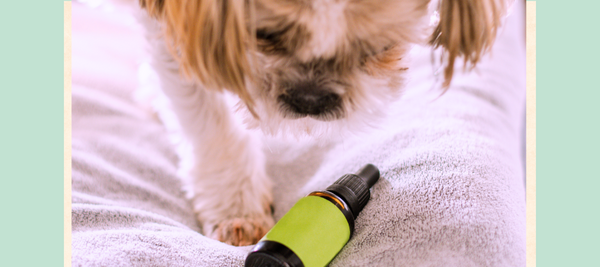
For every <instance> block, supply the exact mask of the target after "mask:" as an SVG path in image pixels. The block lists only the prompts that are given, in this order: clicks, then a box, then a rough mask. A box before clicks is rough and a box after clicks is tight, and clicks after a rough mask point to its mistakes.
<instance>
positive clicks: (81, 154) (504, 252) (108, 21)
mask: <svg viewBox="0 0 600 267" xmlns="http://www.w3.org/2000/svg"><path fill="white" fill-rule="evenodd" d="M518 4H519V6H517V7H516V8H515V9H514V10H513V14H512V15H511V17H510V19H509V21H508V24H507V25H506V28H505V29H504V30H503V31H502V33H501V35H500V36H499V38H498V40H497V43H496V45H495V47H494V49H493V51H492V56H491V57H488V58H486V60H485V61H484V62H483V63H482V64H481V65H480V66H479V67H478V68H477V69H476V70H475V72H472V73H470V74H468V75H463V74H459V75H458V76H457V77H456V78H455V80H454V83H453V85H452V87H451V88H450V89H449V90H448V92H446V93H445V94H444V95H442V96H440V93H441V91H440V90H439V89H435V88H434V87H435V85H434V83H435V82H436V81H437V84H438V85H439V84H440V83H441V79H442V77H441V74H439V75H437V76H436V75H434V71H435V69H436V64H433V65H434V66H432V63H431V62H432V60H431V59H432V54H431V51H430V50H428V49H426V48H416V49H415V51H414V60H415V63H414V67H413V68H412V70H411V72H412V78H411V82H410V84H409V86H408V87H407V90H406V93H405V95H404V96H403V98H402V99H401V100H400V101H398V102H397V103H396V104H395V105H394V106H393V107H392V108H391V110H390V116H389V118H387V119H386V120H385V123H383V124H382V125H381V126H379V127H377V128H375V129H365V132H364V133H361V134H357V135H350V134H349V135H347V136H343V137H340V139H339V140H338V141H337V143H329V144H325V145H322V144H321V145H314V144H311V143H309V142H295V143H287V142H283V141H278V140H274V139H270V138H266V144H267V145H266V147H265V153H266V155H267V172H268V174H269V175H270V177H272V179H273V181H274V207H275V218H276V219H279V218H281V217H282V216H283V215H284V214H285V212H286V211H287V210H289V208H290V207H291V206H292V205H293V204H294V203H295V202H296V201H297V200H298V199H299V198H301V197H303V196H305V195H306V194H308V193H309V192H311V191H315V190H322V189H324V188H325V187H327V186H328V185H329V184H331V183H332V182H334V181H335V180H336V179H337V178H339V177H340V176H342V175H343V174H345V173H349V172H354V171H356V170H358V169H359V168H360V167H361V166H362V165H364V164H365V163H373V164H375V165H376V166H378V167H379V168H380V170H381V179H380V180H379V182H378V183H377V184H375V186H374V187H373V190H372V198H371V200H370V202H369V203H368V204H367V206H366V207H365V208H364V210H363V211H362V212H361V214H360V216H359V217H358V219H357V221H356V228H355V232H354V235H353V237H352V239H351V240H350V241H349V243H348V244H347V245H346V247H345V248H344V249H343V250H342V251H341V252H340V253H339V254H338V256H337V257H336V258H335V259H334V260H333V261H332V263H331V264H330V265H331V266H386V267H387V266H524V265H525V193H524V184H523V175H524V173H523V169H524V168H523V162H522V159H521V154H522V144H521V136H522V135H521V133H522V127H523V114H524V110H523V109H524V101H525V46H524V12H523V6H524V3H523V2H518ZM142 40H143V39H142V35H141V33H140V29H139V26H136V25H135V23H134V20H133V18H131V17H128V16H127V15H126V13H123V12H120V11H118V10H113V11H109V10H108V11H107V10H105V9H102V7H99V8H96V9H92V8H89V7H87V6H83V5H81V4H79V3H77V2H74V3H73V141H72V142H73V150H72V155H73V159H72V160H73V172H72V173H73V186H72V188H73V189H72V200H73V205H72V206H73V214H72V215H73V217H72V218H73V219H72V229H73V235H72V236H73V239H72V244H73V246H72V248H73V258H72V260H73V266H243V261H244V259H245V256H246V253H247V252H248V251H249V250H250V249H251V247H250V246H248V247H233V246H229V245H225V244H223V243H220V242H218V241H215V240H211V239H209V238H206V237H204V236H203V235H201V234H200V233H199V227H198V225H197V224H196V221H195V218H194V214H193V212H192V208H191V205H190V203H189V202H188V200H186V198H185V196H184V192H183V191H182V190H181V187H182V183H181V182H180V181H179V180H178V178H177V177H176V166H177V157H176V154H175V150H174V148H173V147H172V145H171V144H170V142H169V139H168V136H167V133H166V131H165V129H164V127H163V126H162V125H161V124H160V123H158V122H157V121H156V120H155V119H154V118H153V117H152V116H151V115H149V113H148V112H145V111H144V110H143V109H142V108H140V107H139V105H136V104H134V101H133V100H132V91H133V90H134V89H135V88H136V86H137V69H138V66H139V63H140V62H141V61H142V60H143V56H144V55H143V53H142V52H141V51H143V41H142Z"/></svg>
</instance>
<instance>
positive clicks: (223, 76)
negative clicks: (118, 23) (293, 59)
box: [139, 0, 254, 105]
mask: <svg viewBox="0 0 600 267" xmlns="http://www.w3.org/2000/svg"><path fill="white" fill-rule="evenodd" d="M139 1H140V5H141V7H142V8H144V9H146V10H147V11H148V13H149V14H150V15H151V16H152V17H155V18H157V19H158V20H160V21H161V22H163V24H164V26H165V28H164V30H165V35H166V37H167V44H168V45H169V48H170V50H171V52H172V54H173V55H174V56H175V58H176V59H177V60H178V61H179V63H180V65H181V66H182V69H183V71H184V73H185V74H186V75H187V76H188V78H192V79H197V80H198V81H200V82H201V83H202V84H203V85H204V86H206V87H207V89H216V90H222V89H227V90H230V91H232V92H234V93H236V94H237V95H238V96H239V97H240V98H241V99H242V100H244V101H245V102H246V104H248V105H251V103H252V101H251V99H250V96H249V94H248V92H247V90H246V78H247V75H249V74H250V73H251V72H250V62H249V59H248V57H247V51H246V48H247V47H248V44H249V43H253V40H254V39H253V38H254V36H252V35H250V34H249V30H248V28H247V26H246V22H247V21H248V20H247V16H248V15H249V14H250V13H249V12H248V4H249V3H252V2H253V1H246V0H139Z"/></svg>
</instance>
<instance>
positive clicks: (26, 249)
mask: <svg viewBox="0 0 600 267" xmlns="http://www.w3.org/2000/svg"><path fill="white" fill-rule="evenodd" d="M63 3H64V2H63V1H57V0H40V1H33V3H32V1H7V2H6V3H4V4H3V6H2V9H1V10H2V11H0V32H1V33H2V44H1V46H2V50H1V51H2V52H0V58H1V60H0V62H2V63H1V64H0V68H1V69H0V73H1V74H0V125H2V128H1V129H2V134H1V137H2V138H1V139H0V140H1V141H0V192H1V193H0V214H2V215H1V218H2V220H1V223H0V227H1V229H2V230H1V231H0V233H1V234H0V265H1V266H63V225H64V224H63V180H64V177H63V146H64V145H63V144H64V143H63V142H64V141H63V90H64V89H63V78H64V77H63V69H64V67H63V26H64V24H63V6H64V4H63Z"/></svg>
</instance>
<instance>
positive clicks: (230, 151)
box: [149, 38, 274, 245]
mask: <svg viewBox="0 0 600 267" xmlns="http://www.w3.org/2000/svg"><path fill="white" fill-rule="evenodd" d="M149 39H150V43H151V47H152V53H153V54H152V57H153V63H152V65H153V67H154V68H155V70H156V72H157V74H158V76H159V77H160V81H161V82H160V83H161V87H162V91H163V92H164V93H165V95H166V96H167V98H168V99H169V100H170V104H171V109H172V111H173V112H174V114H175V115H176V116H175V117H177V119H178V121H179V124H180V128H181V134H182V137H183V142H184V144H185V146H186V147H187V148H188V149H187V150H186V151H184V152H183V153H180V160H181V165H180V171H181V174H182V176H184V177H183V178H185V180H186V181H187V185H188V186H189V193H190V194H189V195H190V198H191V199H192V202H193V207H194V210H195V212H196V214H197V218H198V220H199V222H200V223H201V225H202V230H203V232H204V234H205V235H206V236H209V237H211V238H214V239H218V240H220V241H223V242H225V243H228V244H232V245H251V244H254V243H256V242H258V240H260V238H262V236H263V235H264V234H266V232H267V231H268V230H269V229H270V228H271V227H272V225H273V223H274V222H273V218H272V214H271V208H270V207H271V201H272V199H271V198H272V196H271V181H270V180H269V179H268V177H267V175H266V174H265V170H264V166H265V165H264V155H263V152H262V148H261V143H260V140H259V139H258V138H257V137H256V136H254V135H252V134H251V132H249V131H247V130H246V129H245V128H244V127H243V125H241V123H240V122H238V121H237V120H235V118H234V114H233V113H232V110H231V108H230V107H229V106H228V105H227V103H226V101H225V95H224V94H223V93H220V92H215V91H209V90H205V89H204V88H202V86H200V85H198V84H195V83H192V82H189V81H186V80H185V79H184V78H183V77H182V75H181V74H180V73H179V70H178V67H177V63H176V62H175V61H174V60H173V58H172V57H171V56H170V55H169V53H167V50H166V48H165V47H164V44H163V41H162V40H158V39H155V40H153V39H152V38H149Z"/></svg>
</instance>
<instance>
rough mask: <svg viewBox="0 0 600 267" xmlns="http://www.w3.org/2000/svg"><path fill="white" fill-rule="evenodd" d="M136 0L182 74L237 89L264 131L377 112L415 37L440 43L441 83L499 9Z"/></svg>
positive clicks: (313, 0) (369, 1)
mask: <svg viewBox="0 0 600 267" xmlns="http://www.w3.org/2000/svg"><path fill="white" fill-rule="evenodd" d="M140 1H141V4H142V6H143V7H145V8H146V9H147V10H148V11H149V12H150V13H151V14H153V15H154V16H155V17H157V18H159V19H160V20H162V21H163V22H164V25H165V32H166V34H167V37H169V40H168V42H169V44H171V45H172V46H171V48H172V51H174V53H173V54H174V55H175V56H176V58H177V59H178V60H179V61H180V63H181V65H182V69H183V70H184V71H185V72H186V73H187V74H188V77H190V78H194V79H196V80H198V81H199V82H201V83H203V84H204V85H206V86H207V88H208V89H217V90H220V89H227V90H230V91H232V92H234V93H236V94H237V95H239V96H240V98H241V99H242V100H243V102H244V103H245V104H246V106H247V107H249V110H250V111H251V112H253V113H254V115H255V116H254V118H255V120H252V122H253V123H254V126H258V127H261V128H262V129H263V130H265V131H266V132H270V133H276V132H279V131H282V130H283V131H286V130H287V131H288V132H292V133H298V132H303V133H309V134H314V133H322V132H326V131H327V129H331V128H340V127H341V128H343V127H344V126H347V125H348V123H350V124H356V123H357V122H361V121H362V122H366V123H368V122H369V121H370V120H372V119H373V118H374V117H378V116H380V112H381V111H382V108H383V107H384V106H385V105H386V104H387V103H389V102H390V101H391V100H393V99H395V98H396V95H398V93H399V92H400V90H401V89H402V87H403V84H404V77H405V75H404V74H405V72H406V71H407V69H408V67H409V64H408V59H407V53H408V51H409V49H410V47H411V46H412V45H413V44H417V43H426V42H427V41H429V42H431V43H432V44H433V45H435V46H442V47H443V48H445V49H446V50H447V52H448V53H447V58H446V60H447V61H448V66H447V68H446V73H445V77H446V84H445V85H448V84H449V81H450V79H451V77H452V67H453V65H454V64H453V63H454V59H455V58H456V57H457V56H465V58H466V60H467V61H470V62H471V63H473V64H474V63H476V62H477V61H478V60H479V57H480V55H481V53H482V52H483V51H484V50H485V49H487V48H488V47H489V46H490V45H491V42H492V41H493V37H494V35H495V30H496V27H497V26H498V24H499V18H500V14H501V13H502V12H503V11H504V9H505V4H504V3H503V1H501V0H481V1H467V0H452V1H450V0H443V2H442V3H441V4H439V5H438V2H437V1H435V2H431V1H430V0H254V1H246V0H168V1H165V0H140ZM471 2H473V3H471ZM432 7H433V8H432ZM434 8H435V9H439V10H440V13H441V14H442V16H441V20H440V24H438V25H430V17H431V15H432V14H433V11H434ZM328 125H329V126H328ZM298 128H300V130H299V131H298V130H297V129H298Z"/></svg>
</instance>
